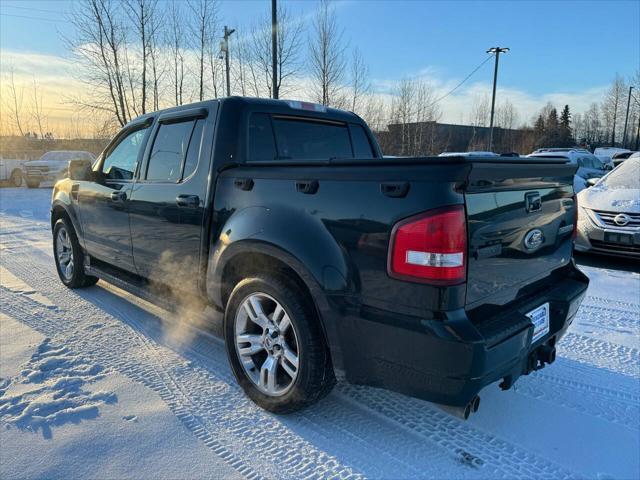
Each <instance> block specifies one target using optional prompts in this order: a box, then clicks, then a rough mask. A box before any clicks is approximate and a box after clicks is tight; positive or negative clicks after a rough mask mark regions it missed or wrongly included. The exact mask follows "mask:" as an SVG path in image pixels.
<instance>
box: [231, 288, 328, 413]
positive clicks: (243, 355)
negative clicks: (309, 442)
mask: <svg viewBox="0 0 640 480" xmlns="http://www.w3.org/2000/svg"><path fill="white" fill-rule="evenodd" d="M224 329H225V340H226V346H227V354H228V356H229V361H230V363H231V367H232V370H233V373H234V374H235V376H236V378H237V380H238V383H239V384H240V386H241V387H242V388H243V390H244V391H245V393H246V394H247V395H248V396H249V398H251V399H252V400H253V401H254V402H255V403H257V404H258V405H259V406H261V407H262V408H264V409H266V410H269V411H271V412H275V413H289V412H293V411H296V410H299V409H301V408H304V407H306V406H308V405H311V404H313V403H315V402H317V401H318V400H319V399H320V398H322V397H323V396H325V395H326V394H327V393H329V391H331V388H332V387H333V385H334V384H335V377H334V374H333V368H332V366H331V361H330V357H329V350H328V348H327V345H326V343H325V341H324V336H323V334H322V330H321V328H320V324H319V322H318V318H317V315H316V313H315V311H314V308H313V306H312V305H310V302H309V301H307V299H306V297H305V296H304V295H303V293H302V292H300V290H299V289H298V288H296V287H295V286H294V285H290V284H289V283H288V282H285V281H283V280H281V279H277V278H272V277H267V276H259V277H255V278H249V279H245V280H242V281H241V282H240V283H238V285H236V287H235V288H234V290H233V292H232V293H231V296H230V298H229V302H228V304H227V309H226V313H225V323H224Z"/></svg>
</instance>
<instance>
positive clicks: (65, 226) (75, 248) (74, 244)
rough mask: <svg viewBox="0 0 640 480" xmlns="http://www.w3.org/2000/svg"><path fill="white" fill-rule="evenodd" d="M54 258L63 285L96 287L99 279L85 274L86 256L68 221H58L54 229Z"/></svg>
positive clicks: (61, 219) (62, 219)
mask: <svg viewBox="0 0 640 480" xmlns="http://www.w3.org/2000/svg"><path fill="white" fill-rule="evenodd" d="M53 256H54V258H55V262H56V270H57V271H58V276H59V277H60V280H62V283H64V284H65V285H66V286H67V287H69V288H81V287H88V286H90V285H94V284H95V283H96V282H97V281H98V279H97V278H96V277H92V276H90V275H85V273H84V254H83V253H82V249H81V248H80V243H79V242H78V237H77V236H76V233H75V231H74V230H73V227H72V226H71V225H70V224H69V222H68V220H66V219H64V218H60V219H58V221H57V222H56V223H55V226H54V228H53Z"/></svg>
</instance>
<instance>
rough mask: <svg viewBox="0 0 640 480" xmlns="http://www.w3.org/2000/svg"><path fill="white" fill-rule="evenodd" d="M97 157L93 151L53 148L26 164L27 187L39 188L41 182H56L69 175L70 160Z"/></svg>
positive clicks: (90, 159)
mask: <svg viewBox="0 0 640 480" xmlns="http://www.w3.org/2000/svg"><path fill="white" fill-rule="evenodd" d="M95 159H96V157H95V155H94V154H93V153H91V152H84V151H82V150H52V151H51V152H47V153H45V154H44V155H42V157H40V159H39V160H31V161H29V162H25V164H24V176H25V180H26V182H27V187H29V188H38V187H39V186H40V183H41V182H48V181H52V182H55V181H57V180H59V179H61V178H64V177H65V176H66V175H67V171H68V167H69V160H89V161H91V163H93V162H94V161H95Z"/></svg>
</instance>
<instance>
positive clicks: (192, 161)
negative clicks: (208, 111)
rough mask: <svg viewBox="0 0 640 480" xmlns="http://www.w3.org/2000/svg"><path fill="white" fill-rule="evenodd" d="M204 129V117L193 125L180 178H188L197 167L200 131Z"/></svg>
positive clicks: (200, 142) (200, 144)
mask: <svg viewBox="0 0 640 480" xmlns="http://www.w3.org/2000/svg"><path fill="white" fill-rule="evenodd" d="M203 131H204V119H202V118H201V119H199V120H198V121H197V122H196V125H195V127H193V132H192V133H191V140H190V141H189V148H188V149H187V156H186V158H185V160H184V171H183V173H182V179H183V180H184V179H185V178H189V177H190V176H191V175H192V174H193V172H195V171H196V168H197V167H198V160H199V159H200V149H201V148H202V132H203Z"/></svg>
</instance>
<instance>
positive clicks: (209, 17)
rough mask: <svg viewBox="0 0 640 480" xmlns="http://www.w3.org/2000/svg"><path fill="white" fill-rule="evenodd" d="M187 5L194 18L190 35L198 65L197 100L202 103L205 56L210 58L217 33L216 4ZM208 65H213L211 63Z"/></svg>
mask: <svg viewBox="0 0 640 480" xmlns="http://www.w3.org/2000/svg"><path fill="white" fill-rule="evenodd" d="M188 4H189V8H190V9H191V13H192V14H193V16H194V22H193V24H192V26H191V34H192V37H193V47H194V50H195V51H196V56H197V63H198V74H197V75H198V98H199V100H200V101H202V100H204V92H205V80H204V76H205V63H206V62H207V56H209V57H211V51H212V49H214V46H213V41H214V38H215V32H216V31H217V14H218V3H217V1H216V0H189V2H188ZM210 64H211V65H214V63H213V62H210Z"/></svg>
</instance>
